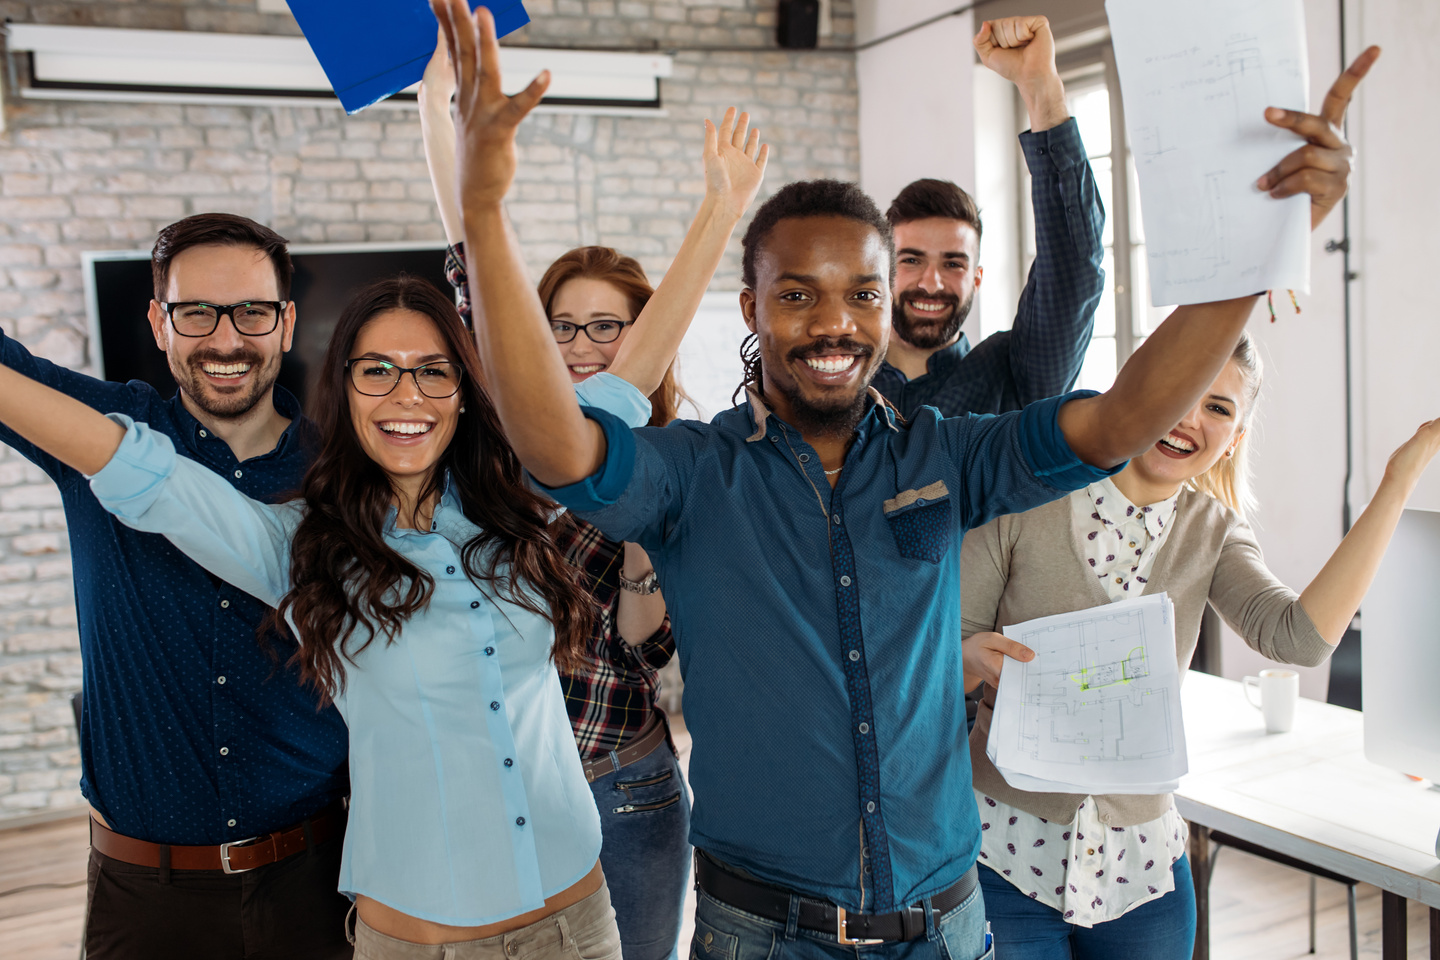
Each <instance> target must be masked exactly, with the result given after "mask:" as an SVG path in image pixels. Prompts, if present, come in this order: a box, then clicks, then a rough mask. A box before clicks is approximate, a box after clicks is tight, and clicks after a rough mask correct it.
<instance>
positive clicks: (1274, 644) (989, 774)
mask: <svg viewBox="0 0 1440 960" xmlns="http://www.w3.org/2000/svg"><path fill="white" fill-rule="evenodd" d="M1073 514H1074V511H1073V510H1072V509H1071V506H1070V498H1069V497H1062V498H1061V499H1059V500H1055V501H1053V502H1051V503H1047V504H1045V505H1043V506H1040V507H1036V508H1035V509H1033V510H1029V511H1026V512H1025V513H1019V514H1009V515H1007V516H1003V517H1000V518H998V519H996V520H993V521H991V522H990V523H988V524H986V525H985V526H983V527H977V528H976V529H974V530H971V531H970V532H969V533H967V534H966V535H965V542H964V544H963V545H962V547H961V560H960V581H961V615H962V618H963V624H964V634H965V636H967V637H968V636H970V635H971V634H973V633H977V632H980V631H985V630H994V631H997V632H998V631H1000V630H1001V628H1003V627H1005V626H1007V625H1010V624H1016V623H1023V622H1025V621H1027V620H1033V619H1035V618H1037V617H1048V616H1051V615H1052V614H1057V613H1068V612H1071V611H1075V610H1083V609H1086V608H1088V607H1098V606H1103V605H1105V604H1107V603H1109V602H1110V597H1109V596H1108V595H1107V594H1106V593H1105V589H1104V588H1103V587H1102V586H1101V585H1100V582H1099V581H1098V580H1097V579H1096V577H1095V574H1094V573H1092V572H1091V571H1090V569H1089V568H1088V566H1087V565H1086V564H1085V561H1084V560H1083V559H1082V558H1081V555H1080V551H1079V543H1078V540H1079V535H1078V532H1077V531H1076V530H1075V529H1074V524H1075V520H1074V517H1073ZM1171 523H1172V525H1173V526H1172V528H1171V530H1170V533H1169V535H1168V536H1167V537H1166V539H1165V542H1164V543H1163V544H1161V546H1160V552H1159V554H1158V555H1157V556H1156V557H1155V565H1154V568H1153V569H1152V570H1151V573H1150V581H1149V583H1148V584H1147V585H1146V587H1145V592H1146V593H1147V594H1157V593H1160V592H1161V591H1164V592H1165V593H1167V594H1169V595H1170V599H1171V601H1173V602H1174V604H1175V647H1176V649H1175V656H1176V658H1177V659H1178V660H1179V663H1180V671H1181V673H1182V674H1183V673H1184V672H1185V671H1186V670H1187V669H1188V668H1189V666H1190V658H1191V657H1192V656H1193V655H1194V653H1195V644H1196V642H1197V640H1198V638H1199V635H1200V617H1201V615H1202V614H1203V613H1204V610H1205V603H1206V601H1207V600H1208V601H1209V602H1210V604H1211V605H1212V606H1214V608H1215V610H1216V612H1217V613H1219V614H1220V616H1221V617H1222V618H1223V619H1224V620H1225V622H1226V623H1228V624H1229V625H1230V626H1231V628H1232V629H1234V630H1235V632H1236V633H1238V634H1240V636H1241V637H1243V638H1244V640H1245V642H1246V643H1247V644H1249V645H1250V646H1251V647H1252V648H1254V649H1255V650H1258V651H1259V652H1260V653H1262V654H1264V655H1265V656H1266V657H1268V658H1269V659H1271V660H1278V661H1280V662H1281V663H1295V664H1302V665H1304V666H1315V665H1316V664H1319V663H1323V662H1324V661H1325V659H1326V658H1327V657H1329V656H1330V653H1331V652H1332V651H1333V650H1334V649H1335V648H1334V647H1332V646H1331V645H1330V644H1328V643H1326V642H1325V640H1324V638H1323V637H1321V636H1320V634H1319V632H1318V631H1316V629H1315V625H1314V623H1312V622H1311V620H1310V617H1309V616H1308V615H1307V614H1306V613H1305V611H1304V610H1303V609H1302V608H1301V606H1300V600H1299V597H1298V595H1297V594H1296V593H1295V591H1293V590H1291V589H1290V588H1289V587H1287V586H1285V585H1284V584H1283V583H1281V582H1280V581H1278V580H1277V579H1275V576H1274V575H1273V574H1272V573H1271V572H1270V570H1269V569H1268V568H1267V567H1266V566H1265V561H1264V560H1263V559H1262V558H1261V555H1260V546H1259V544H1257V543H1256V542H1255V534H1254V532H1253V531H1251V529H1250V526H1249V525H1248V524H1247V523H1246V522H1245V521H1244V520H1243V519H1241V517H1240V516H1239V515H1238V514H1236V513H1235V511H1233V510H1231V509H1229V508H1228V507H1226V506H1224V505H1223V504H1221V503H1220V502H1219V501H1217V500H1216V499H1215V498H1214V497H1211V496H1209V495H1207V494H1203V493H1196V492H1194V491H1190V490H1186V491H1182V492H1181V494H1180V499H1179V503H1178V505H1177V508H1176V511H1175V518H1174V520H1172V521H1171ZM994 703H995V689H994V688H993V687H990V686H989V685H987V686H986V687H985V690H984V694H983V699H982V702H981V703H980V709H979V713H978V715H977V716H976V718H975V729H974V730H973V731H972V732H971V734H970V762H971V766H972V770H973V773H974V781H975V789H977V790H980V791H981V792H983V793H985V794H986V795H987V796H990V797H994V798H995V799H996V800H1000V801H1002V802H1004V803H1008V804H1010V805H1011V806H1014V807H1019V808H1020V809H1021V810H1024V811H1026V812H1027V813H1031V814H1034V815H1036V816H1039V817H1044V818H1045V819H1046V820H1053V821H1056V822H1059V823H1070V822H1072V821H1074V819H1075V813H1076V810H1077V809H1078V808H1079V806H1080V803H1081V801H1083V800H1084V799H1085V798H1084V797H1083V796H1080V795H1075V794H1065V793H1035V792H1031V791H1028V790H1018V789H1016V788H1014V787H1012V786H1010V785H1009V784H1008V783H1006V782H1005V780H1004V778H1003V777H1002V776H1001V775H1000V772H999V771H998V770H996V769H995V765H994V764H992V763H991V762H990V759H989V757H987V756H986V754H985V741H986V739H987V738H988V737H989V735H990V717H991V713H992V710H993V708H994ZM967 802H968V801H967ZM1095 802H1096V807H1097V810H1098V813H1099V816H1100V820H1101V821H1102V822H1103V823H1105V824H1107V825H1109V826H1113V827H1126V826H1134V825H1135V824H1140V823H1146V822H1148V821H1150V820H1154V819H1156V818H1158V817H1160V816H1163V815H1164V813H1165V811H1166V810H1167V809H1169V807H1170V795H1169V794H1163V795H1160V796H1133V795H1128V796H1099V797H1096V798H1095Z"/></svg>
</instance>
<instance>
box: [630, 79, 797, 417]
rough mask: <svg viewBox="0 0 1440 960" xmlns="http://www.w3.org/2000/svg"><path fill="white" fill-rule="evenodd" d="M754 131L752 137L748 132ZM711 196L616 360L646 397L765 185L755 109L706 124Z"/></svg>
mask: <svg viewBox="0 0 1440 960" xmlns="http://www.w3.org/2000/svg"><path fill="white" fill-rule="evenodd" d="M747 131H748V134H747ZM703 158H704V163H705V199H704V200H702V201H701V202H700V209H699V211H698V212H697V213H696V214H695V219H694V220H693V221H692V222H691V224H690V230H689V232H687V233H686V234H685V241H684V243H682V244H681V245H680V252H679V253H677V254H676V255H675V260H674V262H673V263H671V264H670V269H669V270H667V271H666V272H665V277H664V279H663V280H661V281H660V286H659V287H657V288H656V289H655V295H654V296H652V297H651V298H650V302H649V303H647V304H646V305H645V309H643V310H641V311H640V316H638V317H636V318H635V328H634V329H633V330H631V331H630V336H628V337H626V338H625V343H624V345H623V346H621V348H620V352H619V354H617V355H616V357H615V363H614V364H613V365H612V366H611V368H610V372H611V373H613V374H615V375H616V376H617V377H623V378H625V379H626V380H629V381H630V382H631V383H633V384H634V385H635V386H636V387H637V388H639V390H640V392H641V393H644V394H646V395H647V396H648V395H649V394H651V393H653V392H654V391H655V390H656V388H658V387H659V386H660V381H661V379H662V378H663V377H664V376H665V371H666V370H667V369H668V368H669V367H670V363H671V362H672V361H673V360H674V359H675V353H676V351H678V350H679V349H680V341H681V340H683V339H685V332H686V331H687V330H689V329H690V321H692V320H693V319H695V313H696V311H698V310H699V309H700V300H701V298H702V297H704V296H705V291H706V289H707V288H708V287H709V286H710V281H711V279H712V278H713V277H714V276H715V271H716V269H718V268H719V266H720V259H721V257H723V256H724V255H725V248H726V246H727V245H728V244H729V243H730V237H731V235H732V234H733V233H734V232H735V227H736V226H737V225H739V223H740V220H741V218H742V217H744V216H745V211H746V210H748V209H749V208H750V204H751V203H752V202H753V201H754V199H755V194H756V193H758V192H759V190H760V182H761V180H762V179H763V178H764V176H765V164H766V163H767V162H768V160H769V158H770V146H769V144H763V145H762V144H761V143H760V131H758V130H752V129H750V114H748V113H741V114H739V116H738V117H737V116H736V111H735V108H734V107H731V108H730V109H728V110H726V111H725V118H724V119H723V120H722V121H721V122H720V127H719V129H718V130H717V129H716V127H715V124H713V123H711V122H710V121H709V120H706V121H705V150H704V157H703Z"/></svg>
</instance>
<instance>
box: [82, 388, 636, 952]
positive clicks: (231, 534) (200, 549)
mask: <svg viewBox="0 0 1440 960" xmlns="http://www.w3.org/2000/svg"><path fill="white" fill-rule="evenodd" d="M597 379H598V378H592V380H590V381H586V383H585V384H582V385H581V387H582V389H580V390H579V391H577V392H579V393H580V395H581V397H582V400H583V402H586V403H597V402H598V403H601V404H603V405H605V406H606V407H608V408H609V409H611V410H615V411H617V412H623V419H624V420H626V421H627V422H632V423H637V424H639V423H644V422H645V421H646V420H647V419H648V418H649V416H650V411H649V404H648V402H646V401H645V400H644V397H643V396H641V395H640V393H639V391H638V390H635V389H634V388H633V387H630V386H629V384H626V383H625V382H624V381H620V380H618V378H614V377H610V378H608V380H602V381H600V382H598V383H596V382H595V381H596V380H597ZM610 381H614V382H610ZM626 388H628V390H627V389H626ZM637 398H638V400H637ZM114 419H116V420H117V421H119V422H121V423H122V424H123V425H124V426H125V427H126V428H127V432H126V435H125V439H124V440H123V441H122V442H121V444H120V448H119V449H118V450H117V451H116V453H115V456H114V457H113V458H112V459H111V460H110V462H109V463H108V464H107V465H106V466H105V468H104V469H103V470H101V471H100V472H99V473H98V474H96V475H95V476H94V477H93V478H92V479H91V490H92V491H93V492H94V494H95V496H96V497H97V498H98V499H99V501H100V503H101V504H102V505H104V507H105V508H106V509H107V510H109V511H110V512H112V513H114V514H115V515H116V516H117V517H119V519H120V520H121V521H122V522H124V523H125V524H127V525H128V526H131V527H134V528H136V529H138V530H143V531H147V532H153V533H162V534H164V535H165V536H166V537H168V538H169V539H170V541H171V542H173V543H174V544H175V545H176V546H177V547H179V548H180V549H181V550H183V551H184V552H185V553H187V554H188V555H189V556H191V557H192V558H193V559H195V560H196V561H197V562H198V563H200V564H201V565H202V566H203V567H205V568H206V569H207V570H210V571H211V572H212V573H214V574H215V575H217V576H219V577H222V578H224V579H225V580H228V581H230V582H231V583H233V584H234V585H235V586H237V587H239V588H240V589H242V590H244V591H246V592H247V593H250V594H253V595H254V596H255V597H257V598H259V599H260V600H262V601H264V602H265V603H268V604H270V605H272V606H273V605H275V604H277V603H278V602H279V601H280V598H281V597H283V596H284V595H285V594H286V592H288V591H289V589H290V543H291V539H292V537H293V535H294V532H295V528H296V527H297V526H298V525H299V523H300V519H301V517H302V515H303V511H304V505H303V503H301V502H299V501H292V502H291V503H287V504H281V505H278V506H277V505H270V504H265V503H261V502H259V501H256V500H252V499H250V498H249V497H246V496H245V495H244V494H242V493H240V492H239V491H238V490H236V489H235V488H234V487H233V486H231V485H230V483H229V482H227V481H226V480H224V479H223V478H221V477H219V476H218V475H216V474H215V473H214V472H213V471H211V470H208V469H206V468H205V467H203V466H201V465H199V464H197V463H195V462H194V461H192V460H189V459H188V458H185V457H177V456H176V454H175V448H174V446H173V444H172V443H171V441H170V438H169V437H166V436H165V435H164V434H161V433H157V432H156V431H153V430H151V429H150V428H149V427H148V426H147V425H146V424H143V423H134V422H132V421H131V420H130V418H128V417H124V416H120V415H115V416H114ZM477 532H478V531H477V528H476V527H475V525H474V524H472V523H471V522H470V521H469V520H468V519H467V518H466V517H465V514H464V512H463V511H462V510H461V505H460V503H459V500H458V499H457V498H456V496H455V495H454V493H453V492H452V490H451V489H450V488H449V487H448V486H447V489H446V492H445V494H444V496H443V497H442V499H441V503H440V506H439V508H438V509H437V510H436V511H435V516H434V529H433V530H432V531H430V532H428V533H426V532H420V531H414V530H402V529H399V528H397V527H396V526H395V525H394V518H393V514H392V518H391V522H390V523H389V524H388V525H387V527H386V531H385V538H386V542H387V543H388V544H389V545H390V546H391V547H392V548H393V549H395V550H396V551H397V552H399V553H400V554H401V555H402V556H404V557H405V558H406V559H407V560H409V561H410V562H411V563H414V564H415V565H416V566H418V567H420V568H421V569H422V570H424V571H425V572H426V573H428V574H430V576H431V577H433V578H434V580H435V591H434V594H433V595H432V596H431V599H430V603H429V606H427V607H426V608H425V609H424V610H423V611H421V612H420V613H418V614H416V615H415V616H414V617H412V618H411V619H410V620H408V621H407V622H406V623H405V624H404V626H403V629H402V630H401V633H400V635H399V636H398V637H397V638H396V640H395V642H394V643H385V642H384V641H383V640H376V641H375V642H374V643H371V644H370V645H369V646H368V647H366V648H365V650H364V651H362V652H361V653H359V654H357V655H356V656H355V662H354V663H353V664H351V665H347V668H346V676H345V686H344V690H343V691H342V692H341V693H340V694H339V695H338V696H337V698H336V706H337V707H338V708H339V710H340V713H341V715H342V716H343V717H344V718H345V721H346V723H347V724H348V725H349V729H350V781H351V790H352V796H351V802H350V826H349V829H348V831H347V832H346V836H345V850H344V858H343V861H342V864H341V869H340V890H341V892H343V893H345V894H347V895H349V896H351V897H354V896H355V895H356V894H364V895H365V896H368V897H372V898H374V899H375V900H378V901H380V902H381V903H383V904H385V905H386V906H389V907H393V908H394V909H396V910H399V911H401V912H403V913H406V914H409V915H410V916H413V917H420V918H422V919H425V920H431V921H434V922H436V923H445V924H451V925H455V926H479V925H482V924H488V923H495V922H498V921H500V920H505V919H508V918H510V917H513V916H516V915H518V914H521V913H525V912H527V911H530V910H535V909H538V908H540V907H542V906H543V905H544V902H545V898H546V897H550V896H554V895H555V894H557V893H559V892H560V891H562V890H564V889H566V888H567V887H570V886H572V885H573V884H575V883H576V882H578V881H579V880H580V879H581V878H583V877H584V876H585V875H586V874H587V873H588V872H589V871H590V870H591V868H592V867H594V866H595V862H596V860H597V859H599V856H600V819H599V814H598V813H597V811H596V809H595V801H594V798H593V797H592V795H591V793H590V787H589V785H588V783H587V782H586V780H585V776H584V773H583V772H582V771H581V767H580V759H579V754H578V753H577V752H576V750H575V739H574V736H573V734H572V733H571V730H570V720H569V717H568V716H567V714H566V712H565V702H564V697H563V695H562V693H561V690H560V681H559V678H558V675H557V674H556V672H555V666H554V664H553V663H552V662H551V661H550V648H551V644H552V642H553V640H554V631H553V630H552V628H551V626H550V624H549V623H547V622H546V621H545V620H544V619H543V618H542V617H539V616H537V615H535V614H534V613H531V612H530V611H528V610H525V609H524V608H522V607H519V606H516V605H515V604H513V603H510V602H507V601H506V600H505V599H504V598H503V597H502V596H499V595H497V594H496V593H495V592H494V591H493V590H491V589H490V588H489V587H482V586H477V585H476V584H474V583H472V582H471V581H470V580H469V578H467V577H466V576H465V568H464V564H463V563H462V561H461V555H460V554H461V547H462V546H463V545H464V544H465V543H466V542H467V541H469V540H470V539H471V538H472V537H474V536H475V534H476V533H477ZM292 626H293V624H292Z"/></svg>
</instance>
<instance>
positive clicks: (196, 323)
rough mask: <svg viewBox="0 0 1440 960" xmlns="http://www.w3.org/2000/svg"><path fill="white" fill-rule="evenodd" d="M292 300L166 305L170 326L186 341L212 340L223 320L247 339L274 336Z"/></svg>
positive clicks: (195, 301)
mask: <svg viewBox="0 0 1440 960" xmlns="http://www.w3.org/2000/svg"><path fill="white" fill-rule="evenodd" d="M289 302H290V301H288V300H246V301H244V302H242V303H227V304H218V303H204V302H203V301H200V300H179V301H176V302H175V303H162V304H160V306H162V307H164V308H165V314H166V316H168V317H169V318H170V326H172V327H174V328H175V332H176V333H178V334H180V336H182V337H208V336H210V334H212V333H214V332H215V330H216V328H217V327H219V326H220V320H221V318H222V317H229V318H230V322H231V323H232V324H234V325H235V332H237V333H239V334H241V335H242V336H246V337H263V336H265V335H266V334H270V333H274V332H275V328H276V327H277V326H279V325H280V314H282V313H284V312H285V305H286V304H287V303H289Z"/></svg>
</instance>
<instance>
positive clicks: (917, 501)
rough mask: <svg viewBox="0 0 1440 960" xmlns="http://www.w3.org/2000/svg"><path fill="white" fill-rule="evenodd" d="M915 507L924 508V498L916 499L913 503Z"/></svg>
mask: <svg viewBox="0 0 1440 960" xmlns="http://www.w3.org/2000/svg"><path fill="white" fill-rule="evenodd" d="M915 506H917V507H923V506H925V498H924V497H920V498H919V499H917V500H916V501H915Z"/></svg>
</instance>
